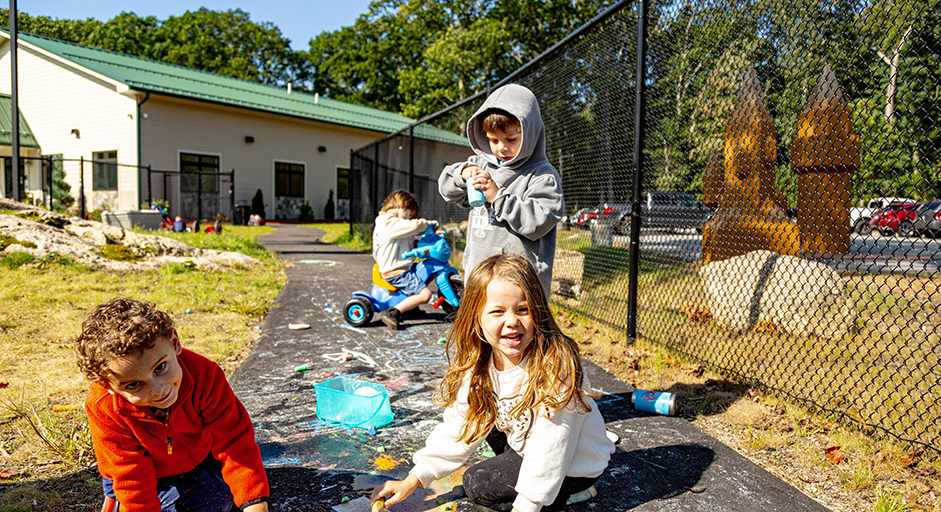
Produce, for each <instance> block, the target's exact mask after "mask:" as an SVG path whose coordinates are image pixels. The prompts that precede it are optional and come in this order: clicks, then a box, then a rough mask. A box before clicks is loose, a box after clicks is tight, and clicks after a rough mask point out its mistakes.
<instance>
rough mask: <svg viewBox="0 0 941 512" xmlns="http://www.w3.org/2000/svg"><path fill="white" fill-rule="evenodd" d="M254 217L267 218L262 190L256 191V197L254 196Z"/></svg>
mask: <svg viewBox="0 0 941 512" xmlns="http://www.w3.org/2000/svg"><path fill="white" fill-rule="evenodd" d="M252 215H257V216H259V217H261V218H263V219H264V218H265V196H264V194H262V192H261V189H258V190H256V191H255V195H254V196H252Z"/></svg>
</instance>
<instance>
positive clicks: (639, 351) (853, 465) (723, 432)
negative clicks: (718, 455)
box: [556, 310, 941, 512]
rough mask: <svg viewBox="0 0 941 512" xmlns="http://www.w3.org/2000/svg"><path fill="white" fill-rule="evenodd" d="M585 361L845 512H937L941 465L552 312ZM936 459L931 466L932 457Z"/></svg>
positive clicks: (940, 497)
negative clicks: (665, 400)
mask: <svg viewBox="0 0 941 512" xmlns="http://www.w3.org/2000/svg"><path fill="white" fill-rule="evenodd" d="M556 316H557V318H558V319H559V322H560V325H561V326H562V328H563V329H564V330H565V331H566V332H568V333H569V335H571V336H572V337H573V338H574V339H575V340H577V341H578V342H579V345H580V347H581V350H582V354H583V355H584V356H586V357H587V358H589V359H591V360H592V361H594V362H595V363H597V364H598V365H600V366H602V367H603V368H605V369H606V370H608V371H609V372H611V373H612V374H614V375H616V376H617V377H618V378H620V379H621V380H623V381H625V382H627V383H628V384H630V385H632V386H634V387H636V388H641V389H654V390H669V391H671V392H673V393H674V394H676V395H677V398H676V400H677V415H678V416H681V417H685V418H687V419H688V420H689V421H691V422H692V423H693V424H695V425H696V426H697V427H699V428H700V429H702V430H703V431H705V432H706V433H708V434H710V435H712V436H713V437H715V438H716V439H718V440H720V441H721V442H723V443H724V444H726V445H727V446H729V447H731V448H732V449H734V450H736V451H737V452H739V453H741V454H742V455H744V456H745V457H748V458H749V459H750V460H752V461H753V462H755V463H756V464H758V465H760V466H761V467H763V468H764V469H766V470H768V471H769V472H771V473H773V474H774V475H776V476H777V477H779V478H781V479H782V480H784V481H785V482H788V483H789V484H791V485H793V486H794V487H796V488H797V489H800V490H801V491H802V492H804V493H805V494H807V495H809V496H811V497H812V498H814V499H815V500H817V501H818V502H820V503H821V504H823V505H824V506H826V507H828V508H830V509H831V510H834V511H837V512H844V511H853V512H856V511H872V510H875V511H880V512H881V511H897V512H902V511H933V512H938V511H941V460H938V457H937V456H934V457H932V454H930V453H926V452H925V451H924V450H923V449H915V450H914V451H913V450H912V448H911V447H907V446H904V445H898V444H896V443H893V442H892V440H891V439H878V438H875V437H871V436H868V435H866V434H864V433H862V432H860V431H859V430H856V429H853V428H849V427H848V426H846V425H842V424H840V423H837V422H836V421H833V420H832V419H829V418H826V417H823V416H820V415H815V414H812V413H811V412H809V411H807V410H806V409H804V408H802V407H800V406H799V405H795V404H793V403H791V402H786V401H784V400H781V399H780V398H778V397H775V396H772V395H768V394H765V393H761V392H757V391H755V390H753V389H750V388H748V387H747V386H743V385H739V384H737V383H734V382H731V381H729V380H726V379H724V378H722V377H720V376H717V375H713V374H710V373H709V372H707V371H704V369H703V367H702V366H701V365H698V364H691V363H687V362H684V361H683V360H680V359H678V358H676V357H674V356H672V355H670V354H669V353H667V352H666V351H664V350H663V349H661V348H659V347H656V346H653V345H651V344H648V343H645V342H644V340H642V339H641V340H638V342H637V343H635V344H634V345H633V346H627V345H626V344H625V342H624V340H625V337H624V335H623V333H620V332H617V331H614V330H611V329H607V328H605V327H599V326H598V325H597V324H596V323H592V322H588V321H585V320H583V319H579V318H575V317H574V316H572V315H569V314H568V313H567V312H566V311H565V310H558V311H557V313H556ZM929 459H932V460H929Z"/></svg>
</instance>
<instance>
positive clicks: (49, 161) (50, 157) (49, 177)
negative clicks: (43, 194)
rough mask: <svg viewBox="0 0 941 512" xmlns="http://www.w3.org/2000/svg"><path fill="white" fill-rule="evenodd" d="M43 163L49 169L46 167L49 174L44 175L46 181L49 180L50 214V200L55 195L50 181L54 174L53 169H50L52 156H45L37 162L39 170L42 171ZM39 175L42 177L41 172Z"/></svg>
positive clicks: (50, 204) (50, 206) (50, 200)
mask: <svg viewBox="0 0 941 512" xmlns="http://www.w3.org/2000/svg"><path fill="white" fill-rule="evenodd" d="M43 161H46V162H48V164H49V167H48V169H49V173H48V174H47V175H46V179H48V180H49V211H50V212H51V211H52V198H53V196H54V194H55V190H54V188H53V187H54V186H55V184H54V183H53V180H52V178H53V174H55V169H54V168H53V167H52V156H47V157H45V158H43V159H42V160H40V161H39V164H40V167H39V168H40V169H42V163H43ZM39 174H40V175H42V171H40V173H39Z"/></svg>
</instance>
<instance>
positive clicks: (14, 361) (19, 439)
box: [0, 226, 286, 512]
mask: <svg viewBox="0 0 941 512" xmlns="http://www.w3.org/2000/svg"><path fill="white" fill-rule="evenodd" d="M271 231H273V228H266V227H249V226H231V227H230V226H226V229H225V230H224V231H223V233H222V235H221V236H219V235H215V234H211V233H195V234H191V233H157V234H160V235H166V236H168V237H171V238H175V239H178V240H181V241H183V242H186V243H188V244H190V245H192V246H195V247H200V248H205V249H217V250H225V251H237V252H242V253H245V254H248V255H250V256H252V257H254V258H256V259H258V261H259V263H258V265H257V266H255V267H254V268H251V269H236V270H231V271H225V272H204V271H200V270H198V269H196V268H194V267H193V266H190V265H186V264H176V265H168V266H164V267H163V268H161V269H159V270H145V271H136V272H113V271H105V270H91V269H88V268H86V267H83V266H80V265H76V264H74V263H72V262H69V261H68V260H58V259H50V260H49V261H45V260H44V261H34V262H32V263H29V262H27V264H25V265H22V263H23V262H22V261H15V262H12V263H11V262H9V261H7V258H9V256H8V257H7V258H3V259H0V283H3V286H0V303H2V304H3V305H4V307H3V308H0V479H3V481H5V482H9V481H14V482H15V481H29V480H32V479H35V478H37V477H40V476H42V475H48V474H50V472H52V473H54V472H56V471H68V470H76V469H79V468H82V467H86V466H87V465H88V464H90V463H92V462H93V461H94V455H93V453H92V449H91V443H90V439H89V437H88V432H87V423H86V420H85V415H84V412H83V411H82V409H81V405H82V402H83V401H84V396H85V393H86V391H87V390H88V386H89V383H88V381H86V380H85V378H84V376H82V374H81V373H80V372H79V370H78V368H77V366H76V363H75V360H76V358H75V350H74V347H73V340H74V339H75V337H76V336H77V335H78V333H79V332H80V329H81V322H82V320H83V318H84V315H85V313H86V311H88V310H89V309H90V308H91V307H93V306H95V305H96V304H99V303H101V302H104V301H105V300H108V299H110V298H112V297H115V296H124V297H130V298H133V299H138V300H146V301H150V302H154V303H155V304H156V305H157V307H158V308H160V309H162V310H164V311H166V312H168V313H169V314H170V315H171V316H172V317H173V319H174V321H175V323H176V328H177V331H178V332H179V335H180V339H181V341H182V343H183V345H184V346H186V347H188V348H191V349H193V350H195V351H196V352H199V353H201V354H203V355H205V356H207V357H209V358H210V359H212V360H214V361H216V362H218V363H219V364H220V365H221V366H222V368H223V369H224V370H225V371H226V373H227V374H230V373H231V372H232V371H233V370H235V369H236V368H237V367H238V365H239V364H240V362H241V361H242V359H244V357H245V356H246V355H247V354H248V352H249V350H250V349H251V346H252V344H253V343H254V342H255V340H256V339H257V338H258V336H259V334H260V332H261V331H260V330H259V329H258V328H259V327H260V326H261V324H262V322H263V321H264V316H265V314H266V313H267V311H268V310H269V309H270V307H271V304H272V303H273V302H274V300H275V298H276V296H277V293H278V291H279V290H280V289H281V287H282V286H283V285H284V283H285V280H286V278H285V274H284V272H283V270H282V262H281V261H280V260H279V259H278V258H277V257H276V256H274V255H273V254H272V253H270V252H268V251H266V250H265V249H264V248H263V247H262V246H261V245H260V244H259V243H257V242H256V241H255V238H256V237H257V236H260V235H262V234H265V233H269V232H271ZM30 489H31V488H28V486H27V488H26V491H24V488H20V489H19V492H16V493H5V492H4V493H0V511H3V512H5V511H8V510H31V508H30V506H29V505H28V504H27V505H24V504H23V502H22V500H28V502H32V501H35V500H38V502H40V503H47V502H48V503H49V506H50V507H52V508H51V509H56V507H55V506H54V504H55V503H57V502H56V498H55V495H56V494H61V492H58V491H51V492H45V491H42V492H38V494H37V491H36V489H32V490H30ZM98 492H99V493H100V488H99V491H98ZM17 496H18V497H17ZM18 506H24V507H25V508H17V507H18ZM39 509H42V507H40V508H37V509H36V510H39ZM47 509H48V508H47ZM60 510H61V509H60Z"/></svg>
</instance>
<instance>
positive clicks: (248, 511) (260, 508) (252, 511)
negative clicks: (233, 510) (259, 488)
mask: <svg viewBox="0 0 941 512" xmlns="http://www.w3.org/2000/svg"><path fill="white" fill-rule="evenodd" d="M242 512H268V503H267V502H265V501H263V502H261V503H255V504H254V505H249V506H247V507H245V508H244V509H242Z"/></svg>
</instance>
